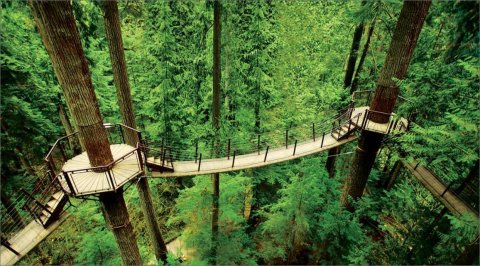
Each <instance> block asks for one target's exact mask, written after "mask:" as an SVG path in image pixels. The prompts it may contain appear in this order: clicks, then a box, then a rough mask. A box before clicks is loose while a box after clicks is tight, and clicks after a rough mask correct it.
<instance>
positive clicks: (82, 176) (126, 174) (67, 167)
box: [60, 144, 143, 195]
mask: <svg viewBox="0 0 480 266" xmlns="http://www.w3.org/2000/svg"><path fill="white" fill-rule="evenodd" d="M110 149H111V151H112V155H113V160H117V159H118V158H121V157H123V156H124V155H126V154H128V153H130V152H132V151H134V150H135V148H134V147H132V146H129V145H126V144H114V145H111V146H110ZM89 167H90V162H89V160H88V156H87V153H86V152H84V153H82V154H80V155H77V156H75V157H73V158H72V159H70V160H68V161H67V162H66V163H65V164H64V165H63V168H62V170H63V171H65V172H69V171H75V170H79V169H86V168H89ZM142 173H143V171H142V168H141V165H140V163H139V155H138V152H136V151H135V152H134V153H133V154H131V155H130V156H128V157H126V158H125V159H124V160H122V161H119V162H118V163H116V164H115V165H114V166H113V168H112V169H111V171H110V174H111V175H112V179H113V181H114V185H115V186H116V187H120V186H122V185H123V184H125V183H126V182H128V181H130V180H132V179H133V178H136V177H138V176H139V175H141V174H142ZM69 177H70V180H71V181H72V183H73V186H74V190H75V191H74V192H75V194H81V195H88V194H96V193H100V192H105V191H111V190H112V184H111V181H110V178H109V176H108V172H100V173H97V172H93V171H83V172H82V171H80V172H76V173H71V174H69ZM60 183H61V184H62V187H63V188H64V189H65V190H66V191H67V192H71V191H70V189H69V187H68V185H67V183H66V181H65V178H64V177H63V176H60Z"/></svg>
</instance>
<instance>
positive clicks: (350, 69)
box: [343, 23, 364, 88]
mask: <svg viewBox="0 0 480 266" xmlns="http://www.w3.org/2000/svg"><path fill="white" fill-rule="evenodd" d="M363 28H364V26H363V23H360V24H358V25H357V27H355V32H354V33H353V41H352V47H351V48H350V55H349V56H348V63H347V70H346V71H345V79H344V81H343V86H344V87H345V88H348V87H350V85H351V84H352V77H353V73H354V71H355V65H356V63H357V55H358V48H359V47H360V42H361V40H362V34H363Z"/></svg>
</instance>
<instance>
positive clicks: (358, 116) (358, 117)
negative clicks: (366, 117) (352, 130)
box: [355, 115, 360, 127]
mask: <svg viewBox="0 0 480 266" xmlns="http://www.w3.org/2000/svg"><path fill="white" fill-rule="evenodd" d="M359 120H360V115H357V123H355V124H356V125H357V127H358V121H359Z"/></svg>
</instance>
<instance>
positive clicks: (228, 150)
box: [227, 139, 230, 160]
mask: <svg viewBox="0 0 480 266" xmlns="http://www.w3.org/2000/svg"><path fill="white" fill-rule="evenodd" d="M227 160H230V139H228V145H227Z"/></svg>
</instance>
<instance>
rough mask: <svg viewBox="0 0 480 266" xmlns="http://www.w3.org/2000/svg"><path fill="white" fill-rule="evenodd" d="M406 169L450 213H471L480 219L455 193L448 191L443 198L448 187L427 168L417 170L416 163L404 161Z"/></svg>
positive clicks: (419, 167)
mask: <svg viewBox="0 0 480 266" xmlns="http://www.w3.org/2000/svg"><path fill="white" fill-rule="evenodd" d="M402 163H403V165H404V166H405V168H406V169H407V170H408V171H409V172H410V173H412V174H413V175H414V176H415V178H417V179H418V180H419V181H420V182H421V183H422V184H423V186H425V188H426V189H428V191H430V193H432V195H433V196H434V197H435V198H437V199H438V200H440V202H442V203H443V205H445V207H447V209H448V210H449V211H451V212H452V213H454V214H457V215H460V214H464V213H471V214H473V215H475V216H477V217H478V213H477V212H476V211H475V210H473V209H472V208H470V206H469V205H468V204H466V203H465V202H464V201H463V200H462V199H460V198H459V197H458V196H457V195H455V193H453V192H451V191H447V192H446V193H445V194H444V195H443V196H442V193H443V192H444V191H445V189H446V186H445V185H444V184H443V183H442V182H440V180H438V178H437V177H436V176H435V175H434V174H433V173H432V172H431V171H430V170H428V169H427V168H425V167H423V166H421V165H418V166H417V168H416V169H415V165H416V163H407V162H405V161H402Z"/></svg>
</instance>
